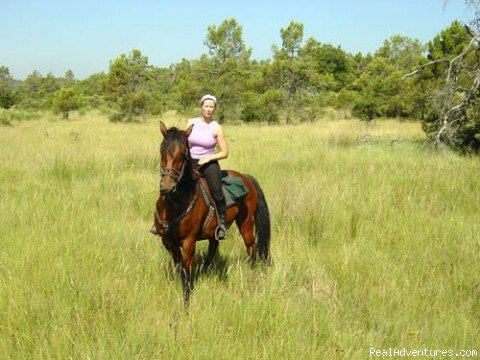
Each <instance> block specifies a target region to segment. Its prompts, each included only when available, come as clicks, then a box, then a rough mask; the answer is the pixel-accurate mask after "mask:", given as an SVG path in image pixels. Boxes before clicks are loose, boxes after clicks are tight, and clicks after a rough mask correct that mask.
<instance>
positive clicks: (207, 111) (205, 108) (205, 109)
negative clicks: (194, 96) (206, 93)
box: [201, 100, 215, 119]
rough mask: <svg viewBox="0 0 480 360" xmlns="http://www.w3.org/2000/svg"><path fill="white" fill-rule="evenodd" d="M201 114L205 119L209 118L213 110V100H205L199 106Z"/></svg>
mask: <svg viewBox="0 0 480 360" xmlns="http://www.w3.org/2000/svg"><path fill="white" fill-rule="evenodd" d="M201 109H202V115H203V117H204V118H205V119H211V118H212V116H213V113H214V112H215V102H214V101H213V100H205V101H204V102H203V104H202V106H201Z"/></svg>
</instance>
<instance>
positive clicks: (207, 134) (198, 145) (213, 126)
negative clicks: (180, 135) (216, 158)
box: [188, 118, 218, 160]
mask: <svg viewBox="0 0 480 360" xmlns="http://www.w3.org/2000/svg"><path fill="white" fill-rule="evenodd" d="M193 124H194V125H193V130H192V132H191V134H190V136H189V137H188V142H189V143H190V155H191V156H192V159H197V160H198V159H201V158H204V157H205V156H209V155H213V154H214V153H215V146H217V127H218V123H217V122H216V121H215V120H212V121H210V123H208V124H205V123H204V122H203V121H202V120H201V119H200V118H195V119H193Z"/></svg>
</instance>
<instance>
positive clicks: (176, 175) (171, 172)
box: [160, 144, 190, 192]
mask: <svg viewBox="0 0 480 360" xmlns="http://www.w3.org/2000/svg"><path fill="white" fill-rule="evenodd" d="M189 162H190V151H189V148H188V144H187V145H186V146H185V152H184V153H183V164H182V167H181V168H180V170H177V169H175V168H173V167H171V166H170V167H160V183H161V182H162V179H163V177H164V176H168V177H170V178H172V179H173V180H174V181H175V185H174V186H173V189H172V191H173V192H176V191H177V185H178V183H179V182H180V181H181V180H182V178H183V175H184V173H185V167H186V166H187V164H188V163H189ZM167 165H168V164H167Z"/></svg>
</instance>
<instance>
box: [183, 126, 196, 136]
mask: <svg viewBox="0 0 480 360" xmlns="http://www.w3.org/2000/svg"><path fill="white" fill-rule="evenodd" d="M193 125H194V124H192V125H190V126H189V127H188V129H187V130H185V136H186V137H187V138H188V137H189V136H190V134H191V133H192V130H193Z"/></svg>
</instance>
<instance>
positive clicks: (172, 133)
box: [160, 127, 186, 155]
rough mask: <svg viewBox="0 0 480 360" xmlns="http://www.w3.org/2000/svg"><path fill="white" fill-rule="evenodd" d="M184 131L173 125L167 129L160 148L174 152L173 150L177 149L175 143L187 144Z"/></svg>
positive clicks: (169, 152) (170, 152)
mask: <svg viewBox="0 0 480 360" xmlns="http://www.w3.org/2000/svg"><path fill="white" fill-rule="evenodd" d="M184 133H185V132H184V131H181V130H179V129H177V128H176V127H172V128H170V129H168V130H167V133H166V134H165V136H164V138H163V141H162V145H161V148H160V150H161V151H162V152H163V151H166V152H167V153H168V154H170V155H171V154H172V152H173V150H174V149H175V145H176V144H177V143H180V144H182V146H185V143H186V142H185V140H186V139H185V135H184Z"/></svg>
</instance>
